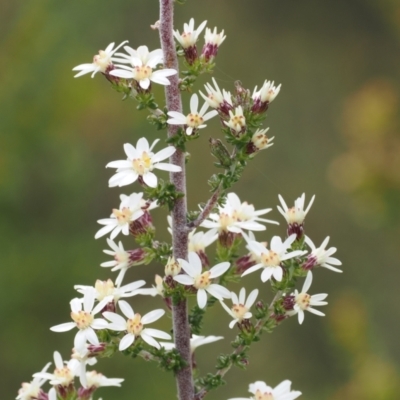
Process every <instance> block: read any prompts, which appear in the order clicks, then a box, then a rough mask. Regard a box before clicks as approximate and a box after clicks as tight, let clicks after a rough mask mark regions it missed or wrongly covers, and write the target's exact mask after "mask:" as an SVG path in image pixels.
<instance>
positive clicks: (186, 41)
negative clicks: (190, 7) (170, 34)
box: [174, 18, 207, 49]
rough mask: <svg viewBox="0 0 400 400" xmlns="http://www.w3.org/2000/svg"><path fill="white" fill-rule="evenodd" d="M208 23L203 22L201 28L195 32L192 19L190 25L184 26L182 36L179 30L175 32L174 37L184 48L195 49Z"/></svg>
mask: <svg viewBox="0 0 400 400" xmlns="http://www.w3.org/2000/svg"><path fill="white" fill-rule="evenodd" d="M206 24H207V21H203V22H202V23H201V24H200V26H199V27H198V28H197V29H196V30H195V29H194V19H193V18H191V19H190V21H189V24H186V23H185V24H184V25H183V32H182V34H180V33H179V31H178V30H176V31H174V36H175V39H176V40H177V41H178V42H179V43H180V45H181V46H182V47H183V48H184V49H187V48H188V47H193V46H194V45H195V44H196V42H197V39H198V37H199V35H200V33H201V32H202V30H203V29H204V27H205V26H206Z"/></svg>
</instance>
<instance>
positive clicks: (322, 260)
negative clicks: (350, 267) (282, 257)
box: [303, 236, 343, 272]
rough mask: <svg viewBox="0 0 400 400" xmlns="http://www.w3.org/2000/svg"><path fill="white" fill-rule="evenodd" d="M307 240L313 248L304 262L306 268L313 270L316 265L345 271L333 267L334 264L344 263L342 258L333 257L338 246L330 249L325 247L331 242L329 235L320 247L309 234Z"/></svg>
mask: <svg viewBox="0 0 400 400" xmlns="http://www.w3.org/2000/svg"><path fill="white" fill-rule="evenodd" d="M305 242H306V243H307V245H308V246H309V247H310V248H311V253H310V254H309V255H308V256H307V260H306V262H305V263H304V264H303V268H304V269H306V270H311V269H313V268H315V267H324V268H328V269H330V270H331V271H334V272H343V271H342V270H341V269H338V268H335V267H332V265H342V263H341V261H340V260H338V259H337V258H334V257H331V255H332V254H335V253H336V247H331V248H329V249H328V250H325V247H326V246H327V244H328V242H329V236H327V237H326V238H325V240H324V241H323V242H322V244H321V246H320V247H318V248H317V247H315V245H314V243H313V241H312V240H311V239H310V238H309V237H308V236H306V238H305ZM330 264H332V265H330Z"/></svg>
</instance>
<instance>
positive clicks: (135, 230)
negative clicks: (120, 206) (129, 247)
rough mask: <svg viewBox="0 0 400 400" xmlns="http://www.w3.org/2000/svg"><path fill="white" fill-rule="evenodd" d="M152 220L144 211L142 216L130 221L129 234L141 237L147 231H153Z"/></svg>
mask: <svg viewBox="0 0 400 400" xmlns="http://www.w3.org/2000/svg"><path fill="white" fill-rule="evenodd" d="M153 228H154V226H153V219H152V218H151V215H150V213H149V212H148V211H145V212H144V214H143V215H142V216H141V217H140V218H138V219H136V220H135V221H132V222H131V224H130V225H129V232H130V233H131V234H132V235H133V236H134V237H136V236H138V235H143V234H145V233H147V231H148V230H149V229H153Z"/></svg>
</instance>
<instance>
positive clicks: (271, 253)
mask: <svg viewBox="0 0 400 400" xmlns="http://www.w3.org/2000/svg"><path fill="white" fill-rule="evenodd" d="M295 240H296V235H295V234H293V235H291V236H289V237H288V238H287V239H286V240H285V241H284V242H282V239H281V238H280V237H279V236H274V237H273V238H272V240H271V245H270V250H268V249H267V248H266V247H265V246H264V245H263V244H261V243H259V242H256V241H253V240H251V241H249V242H248V246H247V247H248V249H250V251H252V252H253V253H254V254H255V255H256V257H257V258H258V259H259V260H260V262H259V263H257V264H256V265H254V266H252V267H250V268H249V269H247V270H246V271H245V272H244V273H243V274H242V276H245V275H248V274H251V273H252V272H255V271H258V270H259V269H263V271H262V273H261V280H262V281H263V282H266V281H267V280H268V279H270V278H271V276H272V277H274V278H275V279H276V280H277V281H279V282H280V281H281V280H282V276H283V268H282V267H281V263H282V261H285V260H289V259H290V258H293V257H298V256H302V255H304V254H306V253H307V252H306V251H302V250H295V251H292V252H290V253H287V252H286V251H287V249H288V248H289V247H290V246H291V244H292V243H293V242H294V241H295Z"/></svg>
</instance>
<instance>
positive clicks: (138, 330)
mask: <svg viewBox="0 0 400 400" xmlns="http://www.w3.org/2000/svg"><path fill="white" fill-rule="evenodd" d="M118 305H119V307H120V309H121V311H122V313H123V314H124V315H125V316H126V317H127V318H128V319H127V320H125V319H124V318H122V317H121V316H120V315H118V314H116V313H112V312H108V311H106V312H104V313H103V315H104V316H105V317H106V318H107V319H108V320H110V321H111V323H110V324H108V326H107V328H108V329H111V330H113V331H127V334H126V335H125V336H124V337H123V338H122V339H121V341H120V342H119V350H121V351H122V350H125V349H127V348H128V347H129V346H130V345H131V344H132V343H133V342H134V341H135V338H137V337H139V336H140V337H141V338H142V339H143V340H144V341H145V342H146V343H147V344H149V345H150V346H154V347H156V348H157V349H159V348H160V347H161V346H160V344H159V343H158V342H157V341H156V340H155V339H154V338H160V339H168V340H170V339H171V335H169V334H168V333H166V332H163V331H160V330H158V329H151V328H143V326H144V325H146V324H150V323H152V322H154V321H157V320H158V319H160V318H161V317H162V316H163V315H164V314H165V311H164V310H162V309H158V310H154V311H150V312H149V313H147V314H145V315H143V317H142V316H141V315H140V314H138V313H136V314H135V313H134V312H133V309H132V307H131V306H130V305H129V304H128V303H127V302H126V301H124V300H120V301H119V302H118Z"/></svg>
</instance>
